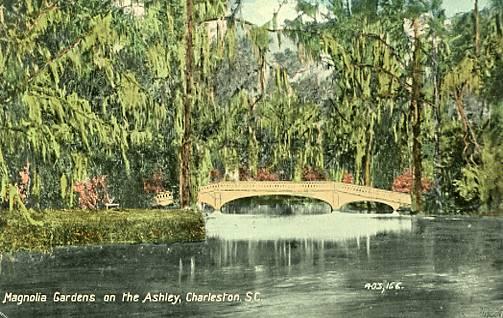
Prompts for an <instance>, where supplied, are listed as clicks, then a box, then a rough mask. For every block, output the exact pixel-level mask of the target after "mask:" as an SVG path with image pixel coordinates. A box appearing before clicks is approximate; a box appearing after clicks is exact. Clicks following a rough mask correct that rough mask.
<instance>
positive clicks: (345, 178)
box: [342, 172, 353, 183]
mask: <svg viewBox="0 0 503 318" xmlns="http://www.w3.org/2000/svg"><path fill="white" fill-rule="evenodd" d="M342 182H343V183H353V175H352V174H351V173H350V172H344V174H343V175H342Z"/></svg>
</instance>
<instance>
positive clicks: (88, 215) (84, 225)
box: [0, 209, 206, 254]
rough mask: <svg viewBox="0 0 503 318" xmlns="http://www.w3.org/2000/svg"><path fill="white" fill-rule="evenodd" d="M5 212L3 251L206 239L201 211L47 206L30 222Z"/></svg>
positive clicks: (0, 248) (2, 218)
mask: <svg viewBox="0 0 503 318" xmlns="http://www.w3.org/2000/svg"><path fill="white" fill-rule="evenodd" d="M2 213H3V214H2V215H0V229H1V230H2V232H1V233H0V254H1V253H14V252H18V251H29V252H50V251H52V250H53V249H54V248H56V247H62V246H88V245H107V244H167V243H175V242H193V241H203V240H204V239H205V237H206V233H205V220H204V217H203V215H202V213H200V212H199V211H196V210H178V209H177V210H151V209H143V210H142V209H127V210H126V209H123V210H96V211H89V210H46V211H41V212H33V213H32V217H33V218H34V219H35V220H36V221H37V222H40V224H29V223H27V222H26V221H25V220H23V219H22V218H21V217H20V215H18V214H17V215H16V211H12V212H7V211H2Z"/></svg>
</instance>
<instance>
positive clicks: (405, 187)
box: [392, 169, 431, 193]
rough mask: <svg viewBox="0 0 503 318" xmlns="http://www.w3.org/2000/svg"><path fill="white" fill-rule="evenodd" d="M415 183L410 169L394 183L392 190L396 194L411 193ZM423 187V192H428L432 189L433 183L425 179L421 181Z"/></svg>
mask: <svg viewBox="0 0 503 318" xmlns="http://www.w3.org/2000/svg"><path fill="white" fill-rule="evenodd" d="M413 183H414V176H413V175H412V171H411V170H410V169H406V170H405V171H404V172H403V173H402V174H401V175H399V176H398V177H396V178H395V180H394V181H393V186H392V190H393V191H396V192H404V193H410V192H411V191H412V186H413ZM421 187H422V190H423V192H428V191H429V190H430V188H431V181H430V180H429V179H428V178H426V177H423V178H422V180H421Z"/></svg>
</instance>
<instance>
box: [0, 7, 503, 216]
mask: <svg viewBox="0 0 503 318" xmlns="http://www.w3.org/2000/svg"><path fill="white" fill-rule="evenodd" d="M123 2H124V1H123ZM126 2H127V1H126ZM139 3H140V4H141V6H140V7H136V9H138V8H139V9H141V10H139V13H138V14H132V13H131V11H133V12H136V11H135V10H132V9H131V8H130V7H120V6H118V5H115V2H114V1H98V0H91V1H82V0H75V1H71V2H67V1H61V0H45V1H42V0H24V1H4V2H3V4H2V6H1V7H0V10H1V11H0V33H1V35H2V36H1V40H0V43H1V46H0V103H1V108H0V127H1V129H0V179H1V185H0V204H2V205H3V207H4V208H7V207H9V205H10V207H11V208H13V207H14V205H23V204H24V205H26V206H29V207H35V208H47V207H60V208H61V207H73V206H76V205H77V204H78V196H77V195H76V194H75V192H74V186H75V184H76V183H77V182H81V181H85V180H88V179H90V178H92V177H94V176H98V175H107V176H108V186H109V187H110V192H111V193H112V195H113V196H114V197H115V199H116V201H118V202H120V203H121V205H122V206H127V207H139V206H147V205H148V202H149V201H148V200H149V196H148V194H145V192H144V184H145V182H146V181H148V180H149V178H152V176H153V175H154V174H157V175H162V176H163V183H164V184H163V186H164V187H165V188H166V189H169V190H175V192H176V191H177V189H178V187H179V186H180V184H179V182H180V180H182V183H183V184H184V185H185V186H188V188H186V187H184V189H189V190H190V191H189V192H190V194H191V195H192V199H194V197H195V193H196V192H197V188H198V187H199V186H200V185H203V184H206V183H208V182H210V180H211V179H215V176H221V177H222V178H226V179H230V180H233V179H234V180H235V179H238V178H254V177H256V176H257V172H258V171H259V170H260V171H268V172H270V173H273V174H275V175H277V176H278V178H280V179H285V180H300V179H302V178H303V177H304V175H303V172H304V171H306V169H312V170H313V171H318V172H320V173H319V175H322V176H324V177H325V178H329V179H332V180H336V181H340V180H341V179H342V177H343V175H344V174H346V173H348V172H349V173H351V174H352V175H353V177H354V182H355V183H359V184H366V185H372V186H376V187H380V188H390V187H391V185H392V183H393V180H394V179H395V178H396V177H397V176H399V175H400V174H401V173H402V172H403V171H404V170H405V169H407V168H412V171H413V175H414V178H415V180H416V181H417V182H414V184H413V189H412V192H413V194H414V196H413V197H414V203H415V207H414V208H415V209H416V210H431V211H433V212H434V213H439V212H452V211H460V210H462V209H472V210H473V209H479V208H480V210H485V211H495V210H500V209H501V208H502V204H503V184H502V180H503V169H502V168H501V167H502V166H503V136H502V131H503V117H502V116H503V113H502V108H503V96H502V90H501V83H502V82H503V60H502V58H501V56H503V52H502V51H503V42H502V41H503V37H502V34H503V33H502V19H503V8H502V6H501V2H500V1H494V3H493V4H492V7H491V8H488V9H484V10H479V8H477V7H474V10H473V12H467V13H462V14H458V15H457V16H455V17H452V18H450V19H447V18H446V17H445V16H444V13H443V11H442V10H441V1H438V0H432V1H421V2H418V1H385V0H373V1H362V0H352V1H346V0H344V1H343V0H331V1H327V2H323V4H319V3H317V2H314V1H303V0H299V1H298V5H297V10H298V11H299V14H298V16H297V17H296V18H295V19H294V20H292V21H287V22H285V23H284V24H280V23H278V21H277V17H278V12H279V10H281V7H282V5H283V4H284V3H283V2H279V3H278V9H277V11H275V13H274V14H273V16H272V17H271V21H270V23H267V24H265V25H263V26H258V25H254V24H253V23H251V22H249V21H246V20H245V19H244V18H243V16H246V15H245V14H243V15H242V14H241V13H242V12H241V11H242V10H244V9H243V8H242V7H241V1H234V2H232V3H230V4H228V3H227V1H222V0H215V1H196V0H193V1H190V4H191V5H190V6H189V5H187V4H189V2H187V1H182V0H180V1H178V0H177V1H148V2H145V3H143V2H142V1H140V2H139ZM186 5H187V6H186ZM189 11H190V12H189ZM188 17H191V18H193V22H192V23H191V24H190V25H191V32H190V33H189V32H187V29H188V22H187V21H188V20H189V19H188ZM187 34H189V35H192V36H190V38H191V39H192V41H191V43H189V41H188V39H187ZM188 52H191V53H192V54H188ZM189 56H190V62H188V61H187V58H188V57H189ZM188 63H189V64H190V65H189V64H188ZM184 147H185V149H187V147H188V148H190V151H189V152H187V151H186V150H185V151H182V150H183V149H184ZM27 163H29V178H27V177H26V176H25V177H24V180H23V175H21V174H20V173H19V172H20V171H21V170H22V169H23V167H27V165H28V164H27ZM184 163H188V166H186V165H185V164H184ZM181 166H183V167H184V169H185V172H186V173H189V176H190V177H189V178H188V181H187V180H186V179H187V178H185V176H183V178H180V176H181V175H182V174H181V171H180V170H181V169H180V167H181ZM423 178H428V179H430V180H432V182H433V187H432V189H431V190H430V192H428V193H426V194H424V197H423V193H422V188H421V180H422V179H423ZM423 201H425V203H424V204H423Z"/></svg>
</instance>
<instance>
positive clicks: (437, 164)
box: [432, 39, 443, 213]
mask: <svg viewBox="0 0 503 318" xmlns="http://www.w3.org/2000/svg"><path fill="white" fill-rule="evenodd" d="M432 42H433V43H432V44H433V45H432V48H433V51H432V55H433V95H434V108H435V109H434V118H435V138H434V142H435V154H434V158H433V162H434V164H433V175H434V179H435V180H434V184H433V190H434V193H435V207H436V209H437V212H439V213H442V201H443V197H442V189H441V186H442V158H441V153H440V134H441V133H442V132H441V127H442V126H441V119H442V118H441V115H440V87H441V85H440V80H439V77H440V74H439V68H438V54H437V44H436V40H435V39H433V41H432Z"/></svg>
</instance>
